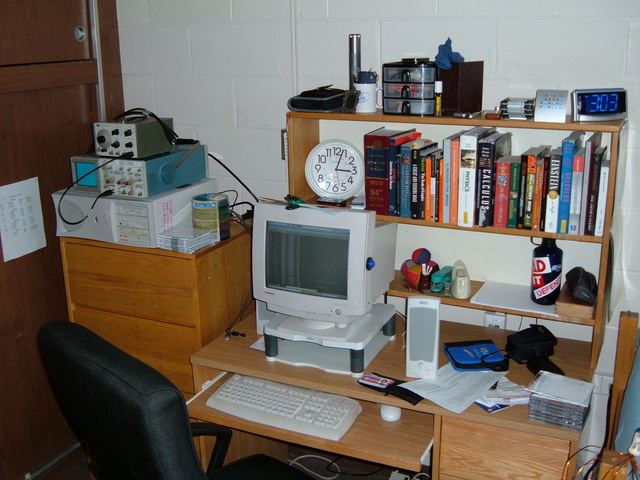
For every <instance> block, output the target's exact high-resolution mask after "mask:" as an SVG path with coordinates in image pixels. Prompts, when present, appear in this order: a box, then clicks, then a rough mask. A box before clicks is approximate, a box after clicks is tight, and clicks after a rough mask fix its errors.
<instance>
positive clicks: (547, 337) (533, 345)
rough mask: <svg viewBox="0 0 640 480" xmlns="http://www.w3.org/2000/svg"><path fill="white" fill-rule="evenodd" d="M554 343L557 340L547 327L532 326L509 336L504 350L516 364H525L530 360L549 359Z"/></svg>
mask: <svg viewBox="0 0 640 480" xmlns="http://www.w3.org/2000/svg"><path fill="white" fill-rule="evenodd" d="M556 343H558V340H557V339H556V337H555V335H554V334H553V333H551V332H550V331H549V329H547V327H545V326H544V325H535V324H532V325H530V326H529V328H525V329H524V330H520V331H519V332H516V333H513V334H511V335H509V336H508V337H507V345H506V347H505V350H506V351H507V353H508V354H509V357H510V358H513V359H514V360H515V361H516V362H518V363H525V362H526V361H527V360H529V359H531V358H536V357H550V356H551V355H553V346H554V345H555V344H556Z"/></svg>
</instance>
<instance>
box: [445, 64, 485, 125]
mask: <svg viewBox="0 0 640 480" xmlns="http://www.w3.org/2000/svg"><path fill="white" fill-rule="evenodd" d="M451 65H452V68H451V69H449V70H444V69H442V68H439V69H438V79H439V80H442V115H443V116H445V117H451V116H453V114H454V113H457V112H459V113H466V112H479V111H480V110H482V85H483V77H484V62H483V61H477V62H453V63H452V64H451Z"/></svg>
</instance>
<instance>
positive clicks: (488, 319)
mask: <svg viewBox="0 0 640 480" xmlns="http://www.w3.org/2000/svg"><path fill="white" fill-rule="evenodd" d="M506 325H507V315H506V314H505V313H496V312H485V313H484V326H485V327H491V328H503V329H504V328H506Z"/></svg>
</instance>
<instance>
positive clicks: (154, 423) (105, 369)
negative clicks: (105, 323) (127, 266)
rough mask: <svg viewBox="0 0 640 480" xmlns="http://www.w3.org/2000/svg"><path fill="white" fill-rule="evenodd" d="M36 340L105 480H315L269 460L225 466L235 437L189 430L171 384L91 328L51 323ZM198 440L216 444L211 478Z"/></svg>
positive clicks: (201, 426) (209, 427) (205, 426)
mask: <svg viewBox="0 0 640 480" xmlns="http://www.w3.org/2000/svg"><path fill="white" fill-rule="evenodd" d="M38 339H39V344H40V349H41V354H42V358H43V362H44V366H45V369H46V371H47V374H48V377H49V379H50V381H51V384H52V386H53V389H54V391H55V393H56V395H57V397H58V400H59V402H60V404H61V406H62V409H63V411H64V412H65V414H66V415H67V417H68V419H69V421H70V423H71V425H72V427H73V428H74V429H75V431H76V434H77V435H78V438H79V439H80V440H81V441H83V442H84V444H85V446H86V448H87V450H88V453H89V457H90V459H91V465H92V468H95V472H94V473H95V474H96V476H97V477H98V478H99V479H100V480H127V479H137V480H140V479H148V480H186V479H189V480H191V479H201V480H207V479H209V480H243V479H251V480H311V477H309V476H308V475H306V474H305V473H303V472H301V471H300V470H297V469H295V468H293V467H291V466H289V465H286V464H285V463H283V462H280V461H278V460H276V459H274V458H272V457H268V456H266V455H253V456H249V457H246V458H243V459H240V460H237V461H235V462H232V463H229V464H227V465H224V466H223V462H224V457H225V455H226V452H227V449H228V447H229V443H230V441H231V435H232V432H231V430H229V429H228V428H226V427H223V426H219V425H214V424H209V423H191V422H190V420H189V415H188V412H187V407H186V404H185V401H184V398H183V397H182V394H181V393H180V391H179V390H178V389H177V388H176V386H175V385H173V383H171V382H170V381H169V380H168V379H167V378H166V377H164V376H163V375H162V374H160V373H159V372H158V371H156V370H154V369H153V368H151V367H150V366H148V365H146V364H145V363H143V362H141V361H139V360H137V359H135V358H133V357H132V356H130V355H128V354H127V353H125V352H123V351H122V350H120V349H118V348H117V347H115V346H114V345H112V344H110V343H109V342H107V341H106V340H104V339H102V338H100V337H99V336H98V335H96V334H94V333H93V332H91V331H90V330H88V329H87V328H85V327H83V326H81V325H78V324H76V323H71V322H51V323H48V324H46V325H45V326H44V327H43V328H42V330H41V331H40V333H39V338H38ZM200 435H213V436H215V437H216V445H215V448H214V451H213V453H212V456H211V460H210V462H209V466H208V468H207V472H206V473H205V471H204V470H203V468H202V466H201V464H200V461H199V459H198V456H197V454H196V450H195V446H194V443H193V438H192V437H193V436H200Z"/></svg>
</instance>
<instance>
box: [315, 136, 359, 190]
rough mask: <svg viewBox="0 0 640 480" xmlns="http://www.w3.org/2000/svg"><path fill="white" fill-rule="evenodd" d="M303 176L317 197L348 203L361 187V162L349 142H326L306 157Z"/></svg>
mask: <svg viewBox="0 0 640 480" xmlns="http://www.w3.org/2000/svg"><path fill="white" fill-rule="evenodd" d="M305 176H306V178H307V183H308V184H309V186H310V187H311V189H312V190H313V191H314V193H315V194H316V195H318V196H320V197H329V198H339V199H347V198H350V197H353V196H354V195H356V194H358V193H359V192H360V190H361V189H362V186H363V185H364V176H365V171H364V159H363V157H362V154H361V153H360V151H359V150H358V149H357V148H356V147H354V146H353V145H351V144H350V143H349V142H345V141H342V140H327V141H325V142H322V143H320V144H318V145H317V146H316V147H315V148H314V149H313V150H311V153H309V156H307V162H306V164H305Z"/></svg>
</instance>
